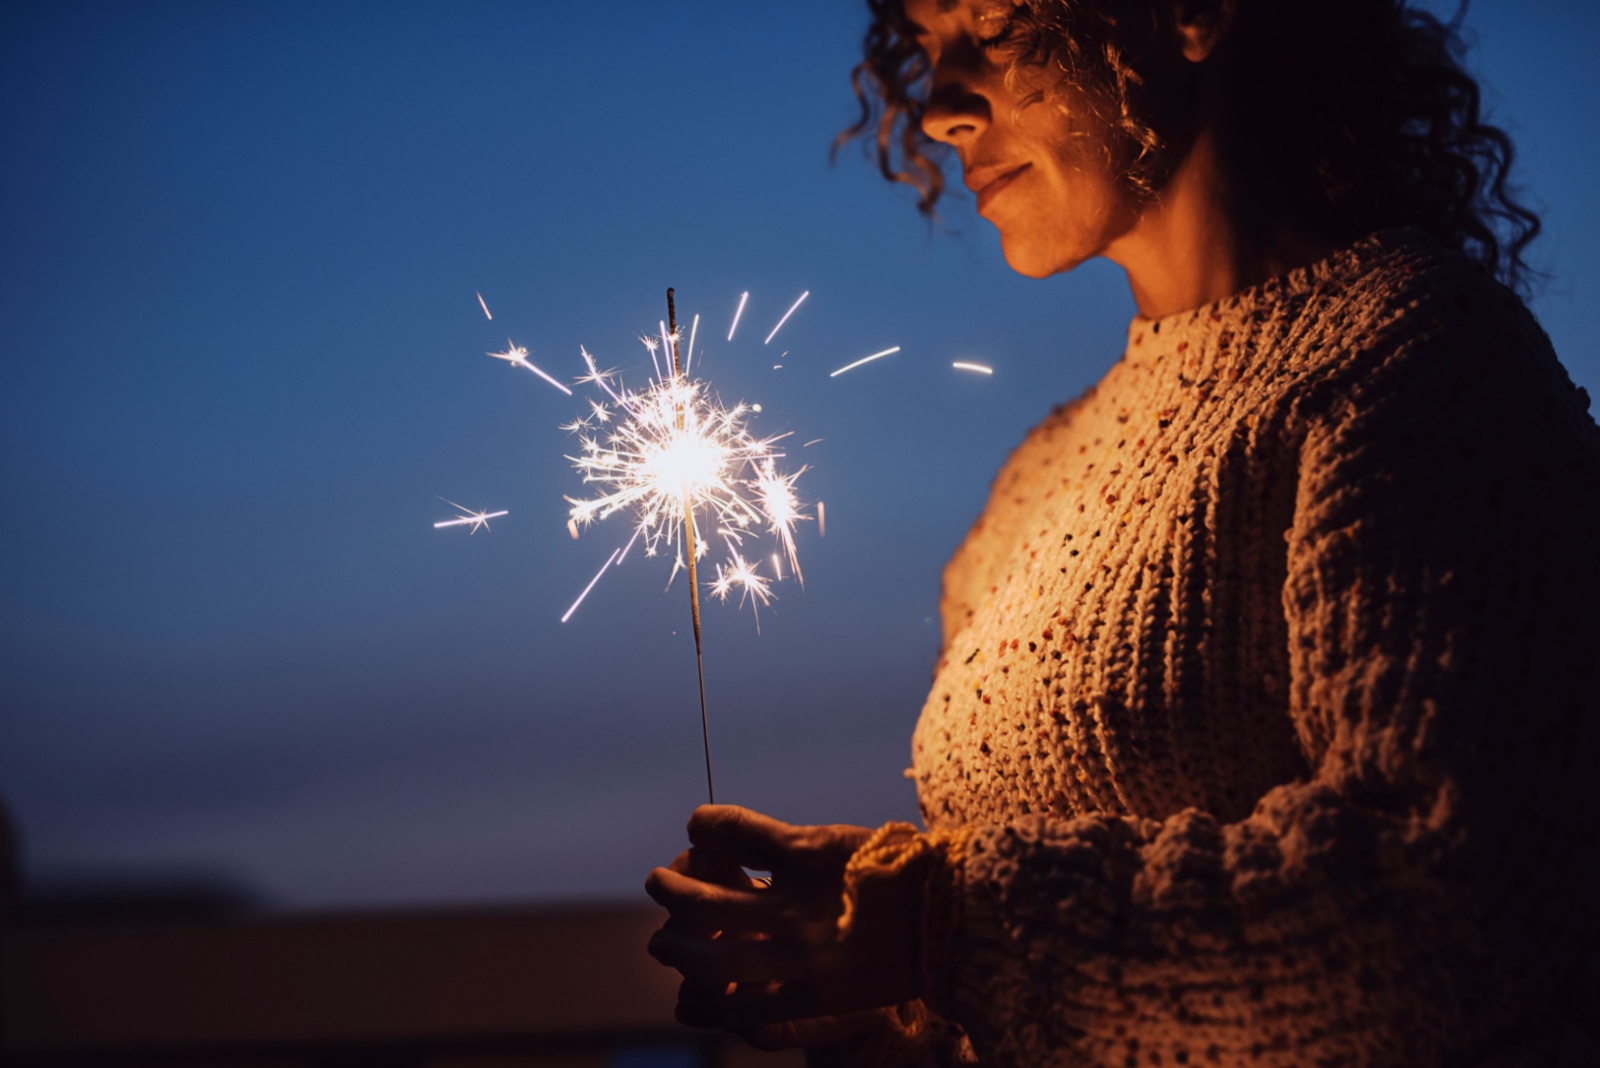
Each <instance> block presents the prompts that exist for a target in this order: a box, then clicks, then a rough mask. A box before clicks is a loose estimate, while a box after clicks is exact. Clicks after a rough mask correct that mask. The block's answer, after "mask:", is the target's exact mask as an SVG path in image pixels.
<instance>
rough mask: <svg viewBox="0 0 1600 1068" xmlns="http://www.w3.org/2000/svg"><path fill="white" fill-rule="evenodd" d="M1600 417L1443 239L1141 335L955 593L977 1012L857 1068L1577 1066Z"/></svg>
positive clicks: (1402, 235)
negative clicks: (1560, 1045)
mask: <svg viewBox="0 0 1600 1068" xmlns="http://www.w3.org/2000/svg"><path fill="white" fill-rule="evenodd" d="M1587 406H1588V398H1587V397H1586V396H1585V395H1584V394H1583V391H1582V390H1579V389H1576V388H1575V387H1574V386H1573V384H1572V383H1571V381H1570V379H1569V378H1568V377H1567V375H1566V373H1565V371H1564V370H1563V369H1562V367H1561V365H1560V364H1559V363H1558V361H1557V360H1556V358H1555V355H1554V353H1553V352H1552V351H1551V348H1550V345H1549V341H1548V339H1547V338H1546V337H1545V336H1544V334H1543V332H1542V331H1541V330H1540V329H1539V327H1538V325H1537V324H1536V323H1535V322H1534V320H1533V318H1532V317H1531V315H1530V314H1529V313H1528V312H1527V311H1526V309H1525V308H1524V307H1523V305H1522V304H1521V302H1520V301H1518V300H1517V299H1516V297H1515V296H1514V295H1513V294H1511V293H1510V292H1509V291H1507V290H1505V289H1504V288H1503V287H1501V286H1500V285H1498V284H1497V283H1495V282H1494V281H1493V280H1492V279H1490V278H1489V277H1488V276H1487V275H1486V274H1484V273H1483V272H1482V271H1481V270H1480V269H1479V268H1478V267H1477V266H1475V265H1474V264H1472V263H1471V262H1469V261H1468V260H1467V259H1465V258H1464V257H1462V256H1459V255H1457V254H1455V253H1453V252H1450V251H1448V250H1446V249H1443V248H1441V247H1440V246H1438V245H1437V244H1436V243H1434V242H1433V241H1431V240H1430V239H1429V238H1427V237H1426V236H1424V235H1421V234H1420V233H1417V232H1410V231H1407V232H1392V233H1385V234H1380V235H1376V236H1375V237H1372V238H1369V239H1367V240H1365V241H1363V242H1361V243H1359V244H1358V245H1356V246H1354V247H1352V248H1350V249H1346V250H1343V251H1341V252H1339V253H1337V254H1335V255H1333V256H1332V257H1330V258H1329V259H1327V260H1325V261H1322V262H1320V263H1317V264H1315V265H1313V266H1310V267H1307V268H1303V269H1300V270H1297V271H1295V272H1293V273H1291V274H1289V275H1287V276H1285V277H1284V278H1281V279H1278V280H1275V281H1273V282H1269V283H1267V284H1264V285H1262V286H1260V287H1257V288H1255V289H1251V290H1248V291H1246V292H1243V293H1240V294H1238V295H1236V296H1234V297H1231V298H1229V299H1227V300H1224V301H1221V302H1219V303H1217V304H1213V305H1208V306H1206V307H1202V308H1199V309H1197V310H1194V311H1191V312H1186V313H1183V314H1180V315H1176V316H1172V317H1170V318H1166V319H1161V320H1156V321H1150V320H1144V319H1136V320H1135V321H1134V322H1133V324H1132V325H1131V327H1130V329H1129V334H1128V347H1127V351H1126V353H1125V355H1124V356H1123V358H1122V359H1121V360H1120V361H1119V362H1118V363H1117V364H1116V365H1115V366H1114V367H1113V368H1112V369H1111V370H1110V371H1109V372H1108V373H1107V374H1106V376H1105V377H1104V379H1103V380H1102V381H1101V382H1100V383H1099V384H1098V385H1097V386H1095V387H1094V388H1093V389H1091V390H1090V391H1089V392H1088V393H1086V394H1085V395H1084V396H1083V397H1081V398H1079V399H1078V400H1077V401H1075V402H1073V403H1071V404H1069V405H1066V406H1064V407H1062V408H1060V409H1058V410H1057V411H1056V412H1055V413H1053V414H1052V415H1051V416H1050V417H1049V418H1047V419H1046V420H1045V421H1044V422H1043V423H1042V424H1041V425H1040V426H1038V427H1037V428H1035V429H1034V430H1033V431H1032V432H1031V433H1030V434H1029V435H1028V437H1027V439H1026V440H1025V441H1024V442H1023V444H1022V445H1021V446H1020V447H1019V448H1018V449H1017V450H1016V452H1015V453H1014V454H1013V455H1012V456H1011V458H1010V459H1009V460H1008V462H1007V463H1006V464H1005V466H1004V468H1003V469H1002V471H1001V472H1000V474H999V476H998V478H997V479H996V482H995V484H994V488H993V491H992V495H991V497H990V499H989V503H988V505H987V507H986V508H985V510H984V512H983V515H982V517H981V518H980V519H979V520H978V522H977V524H976V525H975V526H974V527H973V528H972V531H971V533H970V534H969V535H968V537H967V538H966V541H965V542H964V544H963V545H962V546H961V547H960V549H959V551H958V552H957V553H956V554H955V557H954V559H953V560H952V561H951V562H950V564H949V566H948V568H947V570H946V573H945V584H944V602H943V615H944V625H945V639H946V644H945V649H944V652H943V655H942V657H941V660H940V664H939V667H938V670H937V675H936V679H935V684H934V687H933V690H932V693H931V694H930V696H929V698H928V702H927V705H926V706H925V708H924V709H923V712H922V717H921V720H920V722H919V723H918V726H917V729H916V734H915V738H914V742H913V762H914V767H913V772H914V775H915V779H916V784H917V790H918V795H919V798H920V802H921V806H922V811H923V815H924V817H925V819H926V821H927V823H928V825H929V827H930V828H932V829H935V830H945V831H949V830H954V829H958V828H959V829H963V830H965V831H966V832H968V833H969V834H970V838H969V839H968V842H967V848H966V851H965V859H964V861H963V862H962V863H961V864H960V865H959V867H958V868H956V869H951V868H948V867H947V868H942V869H936V870H938V871H939V872H941V875H940V876H939V877H942V878H946V879H949V880H951V887H952V888H953V890H952V892H953V893H956V894H957V895H958V898H959V901H958V904H959V911H958V915H957V916H956V918H955V919H954V920H953V921H952V920H951V919H950V918H949V917H940V918H938V921H937V922H939V923H941V924H945V925H947V926H948V925H949V924H951V923H953V924H954V932H955V933H954V936H953V938H951V937H949V936H946V935H943V934H942V933H941V934H939V935H938V938H939V941H941V943H948V947H947V948H945V949H941V950H940V954H939V955H940V957H941V958H942V959H943V960H944V961H946V963H945V964H944V965H943V967H945V968H946V969H947V970H948V973H949V974H947V975H944V976H942V977H939V980H938V981H936V982H933V983H931V984H930V992H929V996H928V998H927V999H926V1000H928V1001H929V1003H930V1006H931V1007H932V1008H933V1009H934V1010H936V1011H937V1013H938V1015H939V1016H940V1017H943V1018H944V1019H945V1020H947V1021H949V1022H950V1023H949V1024H948V1025H947V1026H946V1027H945V1028H944V1029H943V1030H942V1031H941V1030H940V1029H939V1028H937V1027H928V1028H924V1029H922V1031H921V1034H922V1035H923V1036H931V1037H924V1038H923V1040H921V1041H920V1042H912V1041H909V1040H906V1039H905V1037H904V1036H900V1040H899V1045H898V1046H895V1045H894V1044H893V1043H892V1042H889V1041H888V1040H887V1039H884V1040H879V1041H878V1042H877V1044H876V1045H875V1046H874V1047H873V1050H872V1052H871V1053H870V1055H867V1054H863V1055H862V1056H861V1057H860V1058H858V1062H859V1063H927V1064H936V1063H958V1062H962V1061H966V1060H968V1059H970V1058H971V1057H972V1056H973V1055H974V1053H975V1054H976V1056H977V1059H978V1061H979V1062H980V1063H982V1064H985V1065H1022V1066H1036V1065H1044V1064H1064V1065H1065V1064H1071V1065H1116V1066H1118V1068H1122V1066H1124V1065H1135V1064H1137V1065H1147V1064H1148V1065H1182V1064H1256V1065H1283V1066H1289V1065H1294V1066H1301V1065H1336V1064H1347V1065H1368V1064H1373V1065H1376V1064H1395V1065H1400V1064H1404V1065H1411V1066H1416V1065H1432V1064H1456V1063H1480V1060H1479V1058H1491V1059H1493V1058H1498V1059H1494V1060H1493V1063H1502V1062H1503V1063H1524V1062H1526V1063H1549V1059H1548V1058H1550V1057H1552V1056H1553V1055H1554V1054H1553V1052H1552V1051H1553V1050H1554V1048H1555V1045H1556V1043H1557V1041H1558V1039H1559V1040H1560V1041H1573V1040H1574V1038H1573V1034H1572V1033H1571V1031H1570V1028H1567V1025H1566V1024H1565V1023H1563V1022H1562V1021H1563V1019H1564V1018H1566V1017H1571V1016H1573V1015H1574V1014H1576V1013H1581V1012H1582V1011H1583V1003H1582V999H1583V998H1584V997H1586V996H1588V997H1592V993H1593V990H1592V988H1593V979H1592V976H1593V972H1592V971H1590V972H1587V973H1586V972H1585V971H1584V961H1585V960H1586V959H1587V958H1588V957H1589V956H1590V955H1591V954H1592V953H1593V951H1594V948H1595V945H1596V933H1597V930H1600V926H1597V918H1596V914H1595V913H1596V910H1595V908H1594V901H1595V899H1596V887H1597V886H1600V881H1597V878H1596V876H1597V875H1600V871H1597V868H1600V845H1597V841H1600V840H1597V837H1596V829H1597V827H1600V788H1597V787H1596V786H1595V785H1594V783H1595V781H1596V780H1595V777H1596V775H1597V770H1596V769H1597V767H1600V759H1597V758H1600V744H1597V727H1600V670H1597V667H1596V664H1597V661H1600V627H1597V625H1596V622H1595V620H1596V612H1597V611H1600V432H1597V430H1596V427H1595V424H1594V422H1593V420H1592V419H1591V418H1590V417H1589V415H1588V414H1587ZM957 1025H958V1026H957ZM1564 1028H1567V1030H1565V1031H1563V1029H1564ZM891 1037H892V1036H891ZM969 1042H970V1046H969V1045H968V1043H969ZM819 1059H822V1060H826V1059H827V1058H826V1057H823V1058H819ZM1485 1063H1486V1062H1485Z"/></svg>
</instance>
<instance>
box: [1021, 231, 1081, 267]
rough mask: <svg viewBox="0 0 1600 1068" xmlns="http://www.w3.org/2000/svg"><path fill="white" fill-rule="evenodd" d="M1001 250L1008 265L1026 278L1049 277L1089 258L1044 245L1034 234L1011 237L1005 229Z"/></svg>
mask: <svg viewBox="0 0 1600 1068" xmlns="http://www.w3.org/2000/svg"><path fill="white" fill-rule="evenodd" d="M1000 251H1001V253H1002V254H1004V256H1005V258H1006V265H1007V266H1008V267H1010V268H1011V269H1012V270H1013V271H1016V272H1017V273H1018V274H1020V275H1022V276H1023V277H1024V278H1049V277H1050V276H1051V275H1053V274H1062V273H1063V272H1066V271H1070V270H1072V269H1073V268H1074V267H1076V266H1078V264H1080V263H1082V262H1083V261H1084V260H1086V259H1088V257H1087V256H1076V257H1074V256H1066V255H1063V254H1062V252H1061V250H1060V249H1055V248H1050V247H1048V246H1046V245H1043V244H1041V243H1040V242H1039V241H1038V240H1037V239H1036V238H1034V237H1033V236H1032V235H1029V237H1017V238H1011V237H1007V236H1006V233H1005V232H1004V231H1001V233H1000Z"/></svg>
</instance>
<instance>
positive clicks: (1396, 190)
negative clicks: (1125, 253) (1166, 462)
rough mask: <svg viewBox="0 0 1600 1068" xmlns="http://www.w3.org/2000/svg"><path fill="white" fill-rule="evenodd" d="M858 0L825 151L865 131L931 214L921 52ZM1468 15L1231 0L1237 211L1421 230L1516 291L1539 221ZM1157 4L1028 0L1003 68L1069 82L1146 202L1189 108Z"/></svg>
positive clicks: (1226, 134) (1013, 74) (1278, 219)
mask: <svg viewBox="0 0 1600 1068" xmlns="http://www.w3.org/2000/svg"><path fill="white" fill-rule="evenodd" d="M867 6H868V8H869V9H870V11H871V16H872V23H871V26H870V27H869V29H868V31H867V35H866V38H865V41H864V42H863V46H864V47H863V50H864V58H863V60H862V62H861V63H860V64H859V65H857V66H856V68H855V70H854V71H853V72H852V73H851V84H852V86H853V87H854V89H855V93H856V98H857V100H858V101H859V103H860V105H861V115H860V118H859V119H858V120H857V121H856V123H855V124H854V125H852V126H850V127H849V128H848V129H846V130H845V131H843V132H842V133H841V134H840V135H839V138H838V140H837V141H836V143H835V146H834V147H835V149H837V148H838V147H839V146H840V145H841V144H843V143H845V142H847V141H849V140H851V139H853V138H855V137H857V136H860V135H862V134H865V133H867V132H868V131H869V130H870V131H871V132H872V133H873V136H874V139H875V147H876V155H877V161H878V167H879V170H880V171H882V173H883V175H884V177H886V178H888V179H890V180H891V181H897V182H905V183H907V184H909V185H911V186H913V187H914V188H915V189H916V190H917V192H918V194H919V197H918V203H917V207H918V210H920V211H921V212H922V213H923V214H925V215H929V216H932V214H933V210H934V205H935V203H936V202H937V200H938V199H939V196H940V194H941V193H942V191H943V188H944V178H943V174H942V171H941V167H940V163H941V160H942V158H943V156H944V151H945V149H946V147H947V146H944V145H941V144H939V143H937V142H935V141H933V140H932V139H931V138H929V137H928V136H927V135H926V134H924V133H923V131H922V117H923V113H924V109H925V107H926V100H927V93H928V90H929V75H930V74H931V73H932V72H931V68H930V65H929V62H928V57H927V56H926V55H925V54H924V53H923V51H922V49H921V48H920V47H919V46H918V45H917V43H916V39H915V27H914V26H913V25H912V23H911V22H910V21H909V20H908V19H907V18H906V15H905V11H904V7H903V0H867ZM1465 10H1466V3H1465V0H1463V2H1462V4H1461V7H1460V9H1459V10H1458V11H1457V13H1456V15H1455V16H1454V17H1453V18H1451V19H1450V20H1449V21H1441V20H1440V19H1438V18H1436V17H1435V16H1433V15H1432V14H1429V13H1428V12H1425V11H1418V10H1415V9H1412V8H1410V7H1408V6H1407V4H1406V2H1405V0H1297V2H1294V3H1284V2H1281V0H1237V5H1236V9H1235V12H1234V17H1233V21H1232V24H1231V26H1230V28H1229V30H1228V32H1227V34H1226V35H1225V36H1224V38H1223V40H1222V42H1221V44H1220V45H1219V46H1218V48H1217V50H1216V52H1215V53H1214V55H1213V57H1212V59H1211V61H1212V62H1214V63H1215V64H1216V71H1217V81H1218V90H1219V92H1220V105H1221V106H1220V108H1219V112H1218V127H1217V135H1218V142H1219V148H1220V151H1221V158H1222V161H1223V166H1224V167H1225V168H1226V169H1227V171H1228V173H1229V176H1230V178H1231V179H1232V181H1233V190H1234V193H1233V195H1234V197H1235V199H1236V202H1237V203H1239V204H1240V205H1241V206H1248V207H1249V209H1250V210H1249V211H1248V212H1241V218H1242V221H1244V222H1245V223H1246V224H1247V225H1249V224H1252V222H1253V224H1254V225H1257V226H1260V227H1263V228H1264V227H1267V226H1270V225H1273V224H1274V223H1286V224H1288V225H1289V226H1291V227H1293V228H1295V229H1296V230H1298V231H1299V232H1300V233H1302V234H1304V235H1306V236H1308V237H1313V238H1317V239H1321V240H1325V241H1328V242H1332V243H1346V242H1348V241H1352V240H1355V239H1357V238H1359V237H1361V236H1363V235H1365V234H1368V233H1371V232H1372V231H1374V230H1380V229H1384V228H1386V227H1393V226H1417V227H1421V228H1422V229H1424V230H1427V231H1428V232H1430V233H1432V234H1433V235H1434V236H1435V237H1437V238H1439V239H1440V240H1441V241H1444V242H1445V243H1447V244H1449V245H1451V246H1453V247H1455V248H1458V249H1461V250H1462V251H1464V252H1465V253H1467V254H1468V255H1469V256H1471V257H1472V258H1473V259H1475V260H1477V261H1478V262H1479V263H1481V264H1482V265H1483V266H1484V267H1485V268H1486V269H1487V270H1488V271H1490V272H1491V273H1492V274H1494V275H1495V276H1497V277H1499V278H1500V279H1501V280H1502V281H1504V282H1506V283H1507V284H1509V285H1512V286H1515V287H1516V288H1518V289H1519V290H1522V291H1523V292H1526V291H1527V287H1528V282H1529V279H1530V277H1531V276H1532V275H1533V274H1534V272H1533V271H1531V270H1530V268H1529V267H1528V265H1527V264H1526V263H1525V262H1524V261H1523V257H1522V254H1523V251H1524V250H1525V249H1526V248H1527V246H1528V244H1529V242H1531V241H1532V240H1533V239H1534V238H1535V237H1536V236H1537V235H1538V233H1539V229H1540V222H1539V217H1538V216H1537V215H1536V214H1535V213H1534V212H1533V211H1532V210H1530V209H1529V208H1528V207H1526V206H1525V205H1524V204H1522V203H1521V202H1520V201H1519V200H1518V199H1517V196H1518V194H1517V191H1516V189H1515V188H1514V187H1513V186H1512V185H1511V184H1510V183H1509V180H1508V175H1509V171H1510V168H1511V164H1512V160H1513V158H1514V155H1515V152H1514V149H1513V147H1512V144H1511V139H1510V137H1508V136H1507V135H1506V133H1505V131H1503V130H1501V129H1499V128H1498V127H1496V126H1493V125H1491V124H1489V123H1488V122H1486V121H1484V116H1483V107H1482V93H1481V91H1480V89H1479V87H1478V83H1477V81H1476V80H1475V79H1474V78H1473V76H1472V75H1471V74H1470V73H1468V72H1467V70H1466V69H1465V67H1464V63H1463V57H1464V54H1465V51H1466V47H1465V45H1464V43H1463V41H1462V38H1461V32H1460V29H1461V22H1462V17H1463V15H1464V14H1465ZM1161 12H1162V5H1161V4H1160V3H1159V0H1021V2H1020V3H1019V4H1018V6H1017V8H1016V11H1015V13H1014V15H1013V20H1012V26H1011V30H1010V37H1009V38H1008V41H1007V53H1008V60H1009V70H1008V72H1007V73H1008V77H1010V78H1013V79H1015V78H1017V77H1018V75H1019V72H1024V71H1030V72H1034V75H1035V77H1034V78H1033V79H1032V80H1033V81H1037V72H1039V71H1041V70H1043V71H1048V72H1049V75H1048V76H1047V80H1053V84H1054V85H1056V86H1057V87H1058V88H1059V87H1070V88H1071V89H1072V90H1073V92H1074V106H1075V107H1077V108H1079V109H1084V108H1087V109H1088V111H1089V112H1090V117H1091V118H1092V119H1093V120H1095V124H1096V125H1097V126H1099V127H1100V128H1101V129H1103V130H1106V131H1109V134H1110V136H1109V137H1108V138H1107V139H1106V140H1107V143H1106V144H1105V145H1104V146H1103V147H1104V150H1105V151H1106V152H1107V153H1108V162H1109V164H1110V165H1111V166H1112V167H1113V168H1114V169H1115V172H1116V173H1118V174H1120V175H1121V176H1122V179H1123V181H1124V182H1125V184H1126V185H1127V186H1128V187H1129V188H1130V189H1131V190H1133V191H1134V192H1135V193H1136V194H1137V195H1140V196H1143V197H1154V196H1155V195H1156V194H1157V193H1158V192H1159V190H1160V188H1161V185H1162V184H1163V182H1164V181H1165V180H1166V177H1167V175H1168V174H1169V173H1170V171H1171V168H1172V167H1173V166H1174V165H1175V164H1176V162H1177V160H1176V159H1175V158H1174V156H1175V155H1177V154H1178V153H1177V151H1176V150H1175V147H1174V146H1175V144H1176V143H1178V142H1179V141H1181V127H1182V125H1183V115H1182V110H1183V109H1184V108H1185V107H1189V106H1192V105H1191V104H1190V103H1189V102H1188V99H1187V97H1188V94H1185V93H1183V92H1181V91H1179V87H1176V86H1175V85H1174V84H1173V83H1172V78H1173V77H1174V75H1173V74H1172V73H1171V72H1170V70H1168V69H1166V68H1164V67H1163V65H1162V64H1161V63H1159V62H1156V59H1157V57H1158V55H1159V54H1160V49H1159V48H1158V44H1159V41H1160V34H1161V32H1162V24H1161ZM1169 66H1170V65H1169ZM1013 84H1016V83H1015V82H1013ZM1052 95H1053V94H1050V93H1039V92H1036V93H1032V94H1030V95H1028V96H1026V97H1024V99H1023V106H1032V105H1035V104H1038V103H1041V102H1045V101H1047V100H1048V99H1049V98H1050V97H1051V96H1052Z"/></svg>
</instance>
